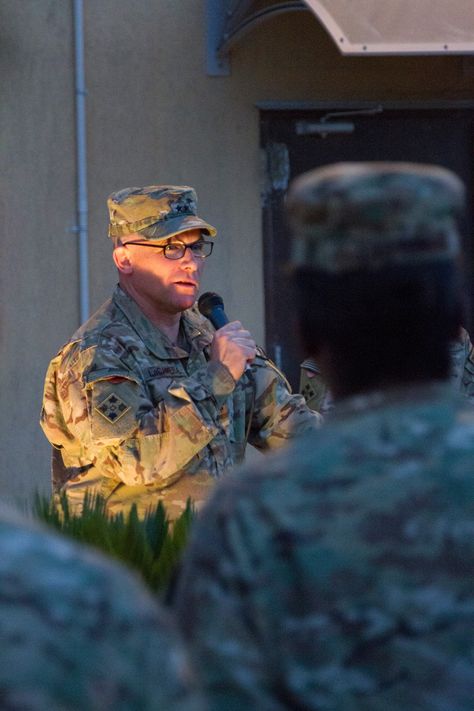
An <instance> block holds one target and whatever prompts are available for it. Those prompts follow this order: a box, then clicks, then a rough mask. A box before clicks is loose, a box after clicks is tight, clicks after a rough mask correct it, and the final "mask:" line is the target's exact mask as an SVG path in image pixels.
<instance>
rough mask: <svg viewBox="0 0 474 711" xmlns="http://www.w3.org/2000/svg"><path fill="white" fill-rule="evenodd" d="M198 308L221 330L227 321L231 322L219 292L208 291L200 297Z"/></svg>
mask: <svg viewBox="0 0 474 711" xmlns="http://www.w3.org/2000/svg"><path fill="white" fill-rule="evenodd" d="M198 309H199V311H200V312H201V313H202V315H203V316H205V317H206V318H208V319H209V321H210V322H211V323H212V325H213V326H214V328H215V329H216V331H217V330H219V328H222V326H225V325H226V323H229V319H228V318H227V314H226V312H225V311H224V302H223V300H222V297H221V296H219V294H215V293H214V292H213V291H206V293H205V294H201V296H200V297H199V299H198Z"/></svg>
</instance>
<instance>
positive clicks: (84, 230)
mask: <svg viewBox="0 0 474 711" xmlns="http://www.w3.org/2000/svg"><path fill="white" fill-rule="evenodd" d="M74 56H75V93H76V210H77V224H76V227H75V230H74V231H75V232H76V233H77V235H78V239H79V311H80V321H81V323H83V322H84V321H86V320H87V319H88V318H89V253H88V212H89V208H88V202H87V152H86V94H87V91H86V83H85V71H84V6H83V2H82V0H74Z"/></svg>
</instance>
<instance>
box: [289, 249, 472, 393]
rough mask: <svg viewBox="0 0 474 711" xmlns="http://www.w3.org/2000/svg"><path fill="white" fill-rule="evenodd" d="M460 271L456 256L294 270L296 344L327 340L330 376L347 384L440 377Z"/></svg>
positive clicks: (452, 331)
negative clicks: (343, 269) (350, 268)
mask: <svg viewBox="0 0 474 711" xmlns="http://www.w3.org/2000/svg"><path fill="white" fill-rule="evenodd" d="M461 279H462V275H461V272H460V271H459V269H458V266H457V265H456V263H455V262H453V261H450V260H443V261H439V262H433V263H430V264H415V265H403V266H400V265H396V266H391V267H385V268H384V269H381V270H379V271H373V270H370V271H369V270H367V271H363V270H361V271H357V272H351V273H345V274H339V275H334V274H328V273H327V272H325V271H318V270H314V269H304V268H301V269H298V270H297V271H296V272H295V274H294V285H295V288H296V292H297V300H298V302H297V303H298V316H299V321H300V326H301V334H302V340H303V344H304V346H305V349H306V351H307V353H308V354H311V355H315V354H317V352H318V351H319V349H320V347H321V346H322V345H326V346H329V347H330V352H331V355H332V357H333V358H334V361H333V363H332V365H333V367H334V368H336V371H337V377H338V378H341V379H343V380H344V382H349V383H350V385H351V388H352V389H360V390H365V389H367V387H370V384H371V383H375V382H378V383H380V382H383V381H384V380H387V381H390V380H391V381H393V380H397V381H403V380H410V379H422V378H435V379H444V378H446V377H447V375H448V373H449V344H450V342H451V341H452V340H454V339H455V338H456V337H457V336H458V332H459V328H460V325H461V323H462V321H463V315H464V304H463V300H462V297H461V293H462V288H461V286H462V285H461Z"/></svg>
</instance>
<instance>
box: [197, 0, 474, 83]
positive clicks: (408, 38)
mask: <svg viewBox="0 0 474 711" xmlns="http://www.w3.org/2000/svg"><path fill="white" fill-rule="evenodd" d="M296 10H297V11H302V10H304V11H306V12H308V11H311V12H312V13H313V14H314V15H315V16H316V17H317V18H318V20H319V21H320V22H321V24H322V25H323V27H325V28H326V30H327V32H328V33H329V34H330V35H331V37H332V38H333V40H334V42H335V43H336V45H337V47H338V48H339V50H340V51H341V52H342V54H350V55H363V54H392V55H403V54H405V55H406V54H438V55H439V54H474V0H207V15H208V71H209V73H210V74H220V73H222V74H227V73H228V66H227V64H228V55H229V52H230V50H231V48H232V47H233V46H234V45H235V44H236V43H237V42H238V41H239V39H240V37H242V35H244V34H246V33H247V32H249V31H251V30H252V29H253V28H254V27H255V26H256V25H258V24H259V23H261V22H264V21H266V20H267V19H268V18H269V17H270V16H274V15H276V14H281V13H287V12H292V11H296Z"/></svg>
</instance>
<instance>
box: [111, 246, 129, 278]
mask: <svg viewBox="0 0 474 711" xmlns="http://www.w3.org/2000/svg"><path fill="white" fill-rule="evenodd" d="M113 258H114V262H115V266H116V267H117V269H118V270H119V272H121V273H122V274H131V273H132V272H133V265H132V262H131V260H130V252H129V251H128V249H127V248H126V247H115V249H114V251H113Z"/></svg>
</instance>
